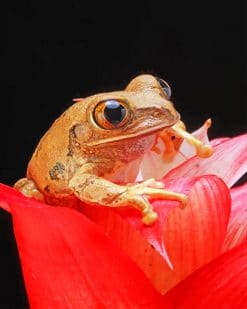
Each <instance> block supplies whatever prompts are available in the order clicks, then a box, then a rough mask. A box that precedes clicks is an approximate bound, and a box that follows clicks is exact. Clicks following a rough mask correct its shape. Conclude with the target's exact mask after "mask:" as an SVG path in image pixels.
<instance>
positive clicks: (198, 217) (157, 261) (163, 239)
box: [84, 176, 230, 293]
mask: <svg viewBox="0 0 247 309" xmlns="http://www.w3.org/2000/svg"><path fill="white" fill-rule="evenodd" d="M166 188H167V189H170V190H173V191H176V192H187V193H188V191H189V199H190V203H189V205H188V206H187V207H186V208H185V209H183V210H181V209H180V208H178V207H177V206H178V203H177V202H172V201H164V200H163V201H160V200H159V201H153V202H152V203H153V206H154V209H155V210H156V211H157V212H158V214H159V219H158V221H157V222H156V223H155V224H154V225H153V226H151V227H147V226H144V225H143V224H142V223H141V220H140V215H138V213H137V212H135V211H125V212H124V211H119V212H118V213H117V212H114V211H113V210H111V209H106V208H103V207H100V208H98V209H97V208H96V207H95V208H93V207H91V206H86V207H85V209H84V211H85V213H86V214H87V216H89V217H90V218H91V219H92V220H93V221H95V222H96V223H97V224H99V225H101V226H102V227H103V228H104V230H105V232H106V233H107V234H108V235H109V236H110V237H111V238H113V239H114V240H115V241H116V242H117V243H118V244H119V245H120V247H121V248H123V249H124V250H125V251H126V252H127V254H128V255H129V256H130V257H131V258H132V259H133V260H134V261H135V262H136V263H137V264H138V265H139V267H140V268H141V269H142V270H143V271H144V272H145V274H146V275H147V277H148V278H149V279H150V280H151V281H152V283H153V285H154V286H155V287H156V288H157V289H158V290H159V291H160V292H161V293H164V292H165V291H167V290H168V289H169V288H170V287H172V286H174V285H175V284H177V282H179V281H180V280H181V279H183V278H184V277H185V276H186V275H188V274H190V273H191V272H192V271H194V270H195V269H197V268H199V267H200V266H201V265H203V264H204V263H206V262H208V261H210V260H212V259H213V258H214V257H215V256H217V255H218V254H219V253H220V252H221V247H222V244H223V240H224V237H225V233H226V229H227V222H228V218H229V214H230V196H229V189H228V188H227V187H226V186H225V184H224V183H223V182H222V180H221V179H219V178H218V177H216V176H204V177H199V178H195V179H193V178H186V179H183V178H181V179H179V180H176V181H173V182H169V183H166ZM120 215H121V216H122V218H123V219H125V220H123V219H121V218H120ZM127 222H129V224H128V223H127ZM145 239H146V241H145ZM148 243H149V245H148ZM150 245H151V246H150ZM153 248H155V249H156V252H155V250H153ZM157 252H158V253H160V255H161V256H163V258H164V260H163V261H162V259H161V257H160V256H159V255H158V254H157ZM167 253H168V257H167ZM167 259H168V260H167ZM165 261H167V262H168V263H165ZM170 262H171V264H172V267H173V269H172V267H169V265H170Z"/></svg>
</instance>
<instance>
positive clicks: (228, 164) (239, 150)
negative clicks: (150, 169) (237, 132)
mask: <svg viewBox="0 0 247 309" xmlns="http://www.w3.org/2000/svg"><path fill="white" fill-rule="evenodd" d="M246 172H247V134H244V135H241V136H238V137H234V138H231V139H229V140H226V141H224V142H222V143H220V144H217V145H216V146H214V154H213V155H212V156H211V157H210V158H207V159H202V158H199V157H198V156H195V157H192V158H191V159H189V160H187V161H186V162H184V163H182V164H181V165H179V166H178V167H177V168H175V169H173V170H171V171H170V172H169V173H168V174H167V175H166V176H165V178H164V180H165V181H167V180H170V179H177V178H179V177H183V176H200V175H205V174H214V175H217V176H219V177H221V178H222V179H223V180H224V181H225V182H226V183H227V185H228V186H229V187H230V186H232V185H233V184H234V183H235V182H236V181H237V180H238V179H239V178H240V177H241V176H242V175H244V173H246Z"/></svg>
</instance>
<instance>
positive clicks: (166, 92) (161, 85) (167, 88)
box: [156, 77, 172, 99]
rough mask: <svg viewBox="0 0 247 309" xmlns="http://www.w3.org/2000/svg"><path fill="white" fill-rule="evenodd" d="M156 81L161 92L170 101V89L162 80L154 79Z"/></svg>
mask: <svg viewBox="0 0 247 309" xmlns="http://www.w3.org/2000/svg"><path fill="white" fill-rule="evenodd" d="M156 80H157V81H158V83H159V84H160V87H161V88H162V90H163V92H164V93H165V96H166V97H167V98H168V99H170V98H171V96H172V90H171V87H170V86H169V85H168V83H167V82H166V81H164V80H163V79H161V78H159V77H156Z"/></svg>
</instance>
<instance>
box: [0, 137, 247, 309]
mask: <svg viewBox="0 0 247 309" xmlns="http://www.w3.org/2000/svg"><path fill="white" fill-rule="evenodd" d="M197 133H198V132H197ZM199 133H200V132H199ZM213 145H214V155H213V156H212V157H210V158H208V159H200V158H198V157H197V156H193V157H191V158H188V159H184V162H183V163H181V162H180V163H181V164H180V165H179V166H176V167H175V168H174V166H173V167H172V169H171V170H170V171H167V172H166V176H165V177H164V178H163V181H164V183H165V185H166V188H168V189H172V190H173V191H176V192H185V193H187V194H188V196H189V205H188V206H187V207H186V208H185V209H183V210H181V209H179V208H178V207H177V206H178V203H177V202H175V201H159V200H154V201H152V204H153V207H154V209H155V210H156V211H157V213H158V214H159V219H158V220H157V222H156V223H155V224H154V225H153V226H151V227H146V226H144V225H142V224H141V222H140V217H139V213H138V212H136V211H134V210H128V211H127V210H124V211H116V210H112V209H107V208H104V207H93V206H88V205H82V208H81V211H80V212H79V211H76V210H73V209H69V208H65V207H53V206H49V205H46V204H44V203H40V202H38V201H35V200H33V199H30V198H27V197H24V196H23V195H22V194H21V193H19V192H17V191H16V190H14V189H12V188H10V187H7V186H5V185H1V186H0V206H1V207H2V208H4V209H5V210H7V211H9V212H11V214H12V217H13V226H14V232H15V237H16V241H17V245H18V250H19V255H20V260H21V264H22V269H23V274H24V280H25V285H26V289H27V293H28V297H29V302H30V305H31V307H32V308H193V306H194V307H195V308H244V307H245V306H246V304H247V292H246V291H247V243H246V239H247V203H246V196H247V190H246V189H247V184H245V185H242V186H241V187H238V188H233V189H231V190H229V188H228V187H230V186H232V185H233V183H235V182H236V180H238V179H239V178H240V177H241V176H242V175H243V174H244V173H245V172H246V170H247V134H246V135H242V136H239V137H235V138H232V139H223V140H222V139H220V140H215V141H213ZM185 146H186V145H184V147H185ZM187 153H188V152H187ZM182 157H183V158H184V154H183V155H182ZM176 159H177V158H176ZM142 173H143V175H144V176H145V173H146V174H147V173H148V170H147V169H146V166H144V167H143V172H142Z"/></svg>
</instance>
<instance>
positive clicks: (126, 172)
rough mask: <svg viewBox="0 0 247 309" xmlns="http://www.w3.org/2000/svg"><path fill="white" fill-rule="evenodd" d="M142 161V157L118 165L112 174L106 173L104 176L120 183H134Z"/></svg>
mask: <svg viewBox="0 0 247 309" xmlns="http://www.w3.org/2000/svg"><path fill="white" fill-rule="evenodd" d="M141 161H142V157H141V158H138V159H136V160H133V161H131V162H129V163H128V164H123V165H121V166H118V168H117V169H116V170H115V171H114V172H112V173H110V174H105V175H104V178H105V179H107V180H110V181H112V182H114V183H119V184H122V183H133V182H135V180H136V178H137V175H138V173H139V169H140V164H141Z"/></svg>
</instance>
